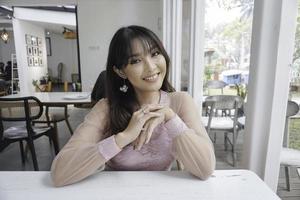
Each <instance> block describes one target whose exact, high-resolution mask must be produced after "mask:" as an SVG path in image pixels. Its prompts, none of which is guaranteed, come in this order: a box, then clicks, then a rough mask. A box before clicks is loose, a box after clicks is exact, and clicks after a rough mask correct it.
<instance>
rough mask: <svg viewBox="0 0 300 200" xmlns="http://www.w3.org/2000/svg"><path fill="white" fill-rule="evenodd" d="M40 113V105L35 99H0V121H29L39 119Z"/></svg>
mask: <svg viewBox="0 0 300 200" xmlns="http://www.w3.org/2000/svg"><path fill="white" fill-rule="evenodd" d="M42 113H43V106H42V103H41V102H40V100H39V99H38V98H36V97H33V96H28V97H16V98H5V97H2V98H0V120H1V121H31V120H35V119H38V118H40V116H41V115H42Z"/></svg>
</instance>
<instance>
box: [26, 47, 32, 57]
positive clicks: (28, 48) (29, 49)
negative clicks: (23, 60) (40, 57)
mask: <svg viewBox="0 0 300 200" xmlns="http://www.w3.org/2000/svg"><path fill="white" fill-rule="evenodd" d="M26 48H27V56H32V47H31V46H27V47H26Z"/></svg>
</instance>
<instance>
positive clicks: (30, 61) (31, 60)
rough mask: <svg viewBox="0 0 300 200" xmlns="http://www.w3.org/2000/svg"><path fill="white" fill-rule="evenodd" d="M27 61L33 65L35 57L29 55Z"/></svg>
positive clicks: (29, 64)
mask: <svg viewBox="0 0 300 200" xmlns="http://www.w3.org/2000/svg"><path fill="white" fill-rule="evenodd" d="M27 62H28V66H29V67H31V66H33V58H32V57H27Z"/></svg>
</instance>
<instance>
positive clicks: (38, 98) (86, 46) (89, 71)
mask: <svg viewBox="0 0 300 200" xmlns="http://www.w3.org/2000/svg"><path fill="white" fill-rule="evenodd" d="M226 2H227V3H228V2H235V3H236V2H239V3H240V4H241V5H242V4H247V3H248V4H247V5H251V6H252V7H251V9H252V10H251V24H250V26H249V32H247V33H246V32H243V33H242V34H241V35H243V38H246V39H247V40H249V43H246V42H245V41H244V40H246V39H242V40H243V41H242V42H240V43H242V44H241V45H244V46H247V48H248V49H249V51H248V52H246V53H245V52H243V51H242V53H241V55H242V54H243V55H242V56H241V57H243V59H242V58H241V60H244V61H243V63H239V64H238V65H239V67H237V68H233V66H234V65H235V64H236V63H237V62H234V61H232V60H231V61H230V62H231V64H228V66H229V67H227V71H226V73H225V72H222V73H221V72H220V73H219V74H217V75H216V73H215V72H213V73H211V74H210V75H209V77H210V78H209V79H207V78H206V75H207V73H208V70H206V68H205V67H206V66H207V62H209V64H210V65H209V66H213V65H214V64H213V62H211V59H213V58H214V55H216V52H219V53H218V55H222V53H220V51H219V50H218V51H217V50H216V49H212V48H208V44H210V43H209V42H208V37H207V33H208V32H207V26H206V24H208V22H209V21H210V19H211V21H212V22H213V16H216V18H218V16H220V15H218V14H217V13H210V14H209V12H208V11H209V10H208V9H207V8H208V5H212V4H216V5H217V4H218V5H219V4H220V5H221V4H222V5H225V4H226ZM249 2H250V3H249ZM299 4H300V2H299V1H297V0H280V1H276V2H275V1H273V0H260V1H258V0H239V1H234V0H232V1H221V0H205V1H197V0H174V1H172V0H113V1H110V0H98V1H97V0H54V1H46V0H41V1H33V0H29V1H25V0H21V1H20V0H18V1H17V0H2V1H0V36H1V38H0V104H1V105H0V123H1V125H0V131H1V132H0V136H1V137H0V199H2V198H1V193H3V194H4V196H3V197H6V196H5V194H7V199H9V198H8V197H10V198H11V197H13V196H9V195H12V194H9V192H7V191H8V190H5V189H2V188H5V184H6V183H5V182H4V181H3V180H4V179H5V178H4V177H5V176H9V175H8V174H5V173H6V172H7V173H10V174H12V175H11V177H13V176H16V175H15V174H13V173H16V172H20V173H25V172H27V173H34V172H36V173H38V172H41V173H42V172H45V173H49V170H50V167H51V164H52V161H53V159H54V157H55V155H56V154H57V153H58V152H59V151H60V149H62V148H63V146H64V145H65V144H66V143H67V142H68V141H69V139H70V138H71V136H72V135H73V133H74V131H75V130H76V128H77V127H78V126H79V125H80V124H81V123H82V122H83V120H84V117H85V116H86V115H87V114H88V113H89V112H90V111H91V109H92V108H93V106H94V105H95V103H96V102H97V101H99V100H100V99H102V98H105V95H104V94H100V93H99V91H100V88H104V87H105V86H104V85H103V84H105V82H100V79H101V77H102V75H103V74H102V73H101V72H103V71H104V70H105V68H106V59H107V54H108V47H109V43H110V41H111V38H112V36H113V34H114V33H115V32H116V30H118V29H119V28H120V27H124V26H129V25H140V26H145V27H147V28H149V29H150V30H152V31H153V32H154V33H156V34H157V35H158V37H159V38H160V39H161V41H162V42H163V45H164V47H165V49H166V51H167V53H168V54H169V56H170V59H171V69H170V74H169V80H170V82H171V84H172V85H173V86H174V88H175V90H176V91H185V92H187V93H189V94H190V95H191V96H192V97H193V99H194V101H195V103H196V105H197V106H198V109H199V110H198V111H199V113H202V119H201V120H202V122H199V123H203V124H204V125H205V128H206V131H207V133H208V134H209V137H210V139H211V141H212V143H213V146H214V151H215V155H216V173H217V174H218V173H219V171H222V172H223V171H224V172H227V171H230V172H232V173H233V172H235V173H237V172H239V173H240V171H235V170H249V171H251V172H253V173H255V175H256V176H257V177H258V178H259V180H260V181H261V183H259V184H263V185H264V187H265V189H264V190H263V191H262V193H266V194H267V193H273V194H274V196H277V197H278V198H280V199H285V200H293V199H299V198H300V145H299V146H298V149H297V147H292V146H290V145H289V144H290V143H291V142H290V140H291V136H289V132H290V131H289V130H290V129H295V128H294V126H293V125H291V123H289V121H291V120H296V119H298V118H299V119H300V117H299V116H300V115H299V103H300V95H299V98H297V97H293V96H292V95H290V91H291V88H292V87H291V83H290V81H291V72H290V66H291V65H292V64H291V63H293V54H294V48H295V47H294V46H295V34H296V27H298V24H297V23H299V21H298V22H297V20H296V19H297V16H298V15H299V16H300V13H298V12H299V11H300V7H299ZM235 5H237V6H238V5H239V4H237V3H236V4H235ZM233 10H234V9H233ZM220 18H222V17H219V19H218V20H220ZM228 18H229V16H228ZM204 24H205V25H204ZM234 28H235V27H233V29H234ZM220 29H222V27H220ZM299 30H300V29H299ZM227 33H229V31H227ZM230 34H231V35H233V33H230ZM298 42H299V41H298ZM244 43H245V44H244ZM226 45H227V46H230V44H227V43H226ZM243 48H244V47H243ZM245 49H246V48H245ZM222 56H223V55H222ZM222 56H221V57H222ZM223 57H224V56H223ZM246 57H247V58H248V57H249V58H248V60H247V58H246ZM222 59H223V60H225V59H224V58H222ZM224 62H225V61H224ZM226 62H227V61H226ZM225 65H227V64H224V66H225ZM246 65H247V66H246ZM244 66H246V67H244ZM217 68H218V66H216V65H215V66H214V69H217ZM241 71H242V72H241ZM246 71H247V72H246ZM101 74H102V75H101ZM220 74H222V76H220ZM298 75H299V74H298ZM298 75H295V73H294V78H295V77H296V78H297V76H298ZM245 77H246V78H245ZM239 78H240V80H239V81H240V82H235V81H237V80H238V79H239ZM240 83H241V84H240ZM295 87H296V86H295ZM293 89H295V88H294V87H293ZM297 90H298V89H297V87H296V89H295V91H296V92H297ZM95 91H98V93H96V92H95ZM20 98H21V99H22V98H23V99H22V102H21V103H20V102H19V103H16V102H17V101H20ZM26 102H27V103H26ZM28 102H35V105H37V107H39V108H42V111H41V112H40V110H38V111H37V113H33V115H34V116H33V117H25V116H21V115H22V114H23V113H21V114H20V113H19V111H20V110H22V109H23V110H24V108H26V107H28ZM211 102H213V103H212V104H211ZM18 114H20V115H18ZM25 115H26V114H25ZM21 118H22V120H21ZM20 123H26V124H28V123H29V124H30V126H31V127H32V128H31V129H30V130H29V129H26V130H25V131H24V130H21V128H20ZM49 127H50V128H49ZM50 129H51V130H52V129H53V130H54V132H55V134H53V132H50V131H49V130H50ZM30 132H32V133H30ZM295 132H296V133H295V135H296V136H293V140H292V141H293V142H294V140H295V143H297V142H299V143H300V126H299V129H296V131H295ZM31 134H32V135H33V136H32V137H29V135H31ZM297 134H298V135H297ZM44 136H46V137H44ZM297 137H298V138H297ZM29 138H30V139H29ZM295 138H296V139H295ZM30 141H31V142H30ZM31 143H32V144H31ZM293 144H294V143H293ZM32 146H33V148H32ZM33 151H34V153H32V152H33ZM178 170H179V169H178V165H177V163H176V162H174V164H173V165H172V169H171V171H178ZM107 173H110V172H107ZM24 175H25V174H24ZM43 176H44V174H43ZM45 176H46V175H45ZM48 176H49V174H48ZM213 176H214V175H213ZM216 176H217V175H216ZM231 176H232V177H235V174H233V175H230V177H231ZM236 176H239V175H236ZM24 177H25V176H24ZM143 177H144V175H143ZM224 177H225V176H224ZM146 178H147V176H145V179H146ZM148 178H150V177H148ZM227 178H228V177H227ZM28 179H30V178H28ZM150 179H151V178H150ZM210 179H212V177H211V178H210ZM210 179H209V180H210ZM243 180H246V179H243ZM109 181H111V180H108V184H109V183H110V182H109ZM148 181H149V180H148ZM25 182H26V181H25ZM204 182H205V181H204ZM208 182H209V181H208ZM246 182H247V180H246ZM250 182H251V181H249V184H250ZM147 183H148V182H147ZM30 184H31V183H30ZM32 184H33V183H32ZM135 184H136V183H135ZM149 184H150V182H149ZM214 184H217V183H214ZM230 184H231V190H232V192H231V193H232V195H233V196H234V194H237V193H238V192H237V193H236V190H237V189H236V187H238V186H237V185H238V183H230ZM11 185H14V184H13V179H12V182H11ZM158 185H159V184H158ZM225 185H226V184H222V186H221V185H220V186H218V187H220V188H222V187H224V188H225V187H227V186H225ZM43 187H49V188H50V187H51V186H49V185H48V186H47V184H46V186H43ZM82 187H84V186H83V185H82ZM99 187H102V186H101V185H100V186H99ZM137 187H138V186H137ZM149 187H150V186H149ZM199 187H200V186H199ZM201 187H202V186H201ZM228 187H229V186H228ZM249 187H250V188H251V186H249ZM264 187H262V188H264ZM70 188H71V187H70ZM84 188H86V187H84ZM195 189H196V187H195ZM13 190H15V192H18V191H19V190H20V191H21V189H19V190H18V187H16V188H13ZM43 190H45V188H43ZM47 191H48V192H49V194H50V190H47ZM142 191H143V190H142ZM215 192H216V193H217V191H215ZM24 194H25V193H24ZM145 194H146V193H145ZM68 195H69V193H68ZM243 195H245V196H246V195H250V194H247V193H243ZM233 196H232V198H229V199H235V197H233ZM160 197H163V196H160ZM182 197H184V196H182ZM228 197H229V196H228ZM20 198H21V197H20ZM35 198H38V196H36V197H35ZM78 198H79V197H78ZM178 198H179V197H178ZM3 199H6V198H3ZM11 199H13V198H11ZM16 199H17V198H16ZM33 199H34V198H33ZM75 199H76V198H75ZM79 199H80V198H79ZM125 199H126V198H125ZM133 199H134V198H133ZM158 199H159V198H158ZM162 199H163V198H162ZM166 199H167V198H166ZM175 199H176V198H175ZM190 199H192V198H190ZM207 199H209V198H207ZM215 199H217V198H215ZM223 199H224V198H223ZM225 199H227V198H225ZM236 199H239V198H236ZM243 199H247V198H246V197H245V198H243ZM249 199H251V198H250V196H249Z"/></svg>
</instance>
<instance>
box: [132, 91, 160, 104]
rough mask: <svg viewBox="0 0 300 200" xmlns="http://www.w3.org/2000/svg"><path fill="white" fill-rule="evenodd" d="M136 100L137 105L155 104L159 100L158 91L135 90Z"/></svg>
mask: <svg viewBox="0 0 300 200" xmlns="http://www.w3.org/2000/svg"><path fill="white" fill-rule="evenodd" d="M136 96H137V100H138V102H139V105H140V106H142V105H144V104H157V103H159V100H160V91H154V92H138V91H136Z"/></svg>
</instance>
